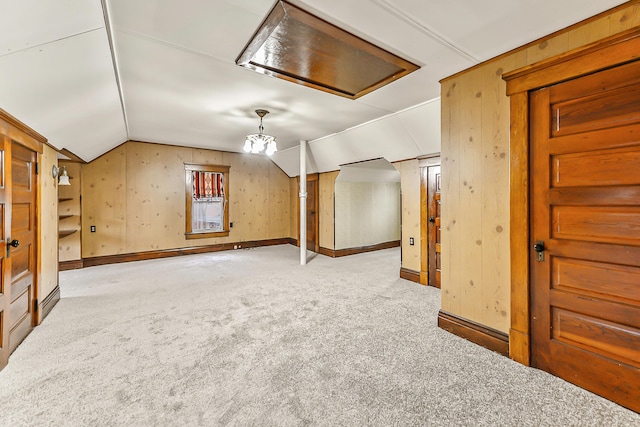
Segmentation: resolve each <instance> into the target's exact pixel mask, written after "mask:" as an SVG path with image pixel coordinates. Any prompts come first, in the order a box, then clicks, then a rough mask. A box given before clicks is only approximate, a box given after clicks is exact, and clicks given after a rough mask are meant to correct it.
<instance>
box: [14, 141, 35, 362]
mask: <svg viewBox="0 0 640 427" xmlns="http://www.w3.org/2000/svg"><path fill="white" fill-rule="evenodd" d="M11 150H12V152H11V198H12V204H11V209H12V220H11V236H10V237H11V239H12V240H17V241H18V242H19V245H18V246H17V247H12V248H11V252H10V257H11V291H10V294H11V303H10V307H11V308H10V313H11V314H10V316H11V317H10V318H11V327H10V335H9V351H13V350H14V349H15V348H16V347H17V346H18V345H19V344H20V343H21V342H22V340H24V338H25V337H26V336H27V335H28V334H29V332H31V330H32V329H33V300H34V298H35V280H36V274H35V269H36V259H35V256H36V244H37V243H36V230H35V224H36V212H35V210H36V186H35V181H36V175H35V163H36V160H37V158H36V153H35V152H34V151H32V150H30V149H29V148H27V147H24V146H22V145H20V144H18V143H16V142H12V144H11Z"/></svg>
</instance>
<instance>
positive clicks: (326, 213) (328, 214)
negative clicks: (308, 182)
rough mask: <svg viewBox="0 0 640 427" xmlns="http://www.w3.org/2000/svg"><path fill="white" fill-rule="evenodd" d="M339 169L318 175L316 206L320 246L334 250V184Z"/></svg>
mask: <svg viewBox="0 0 640 427" xmlns="http://www.w3.org/2000/svg"><path fill="white" fill-rule="evenodd" d="M339 173H340V171H332V172H324V173H321V174H319V176H318V192H319V194H318V198H319V204H320V206H319V207H318V208H319V210H320V214H319V220H320V224H319V227H320V232H319V234H320V235H319V236H318V239H319V245H320V247H321V248H325V249H330V250H334V249H336V245H335V208H334V197H335V185H336V178H337V177H338V174H339Z"/></svg>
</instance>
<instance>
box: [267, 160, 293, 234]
mask: <svg viewBox="0 0 640 427" xmlns="http://www.w3.org/2000/svg"><path fill="white" fill-rule="evenodd" d="M267 165H268V168H269V180H268V185H269V200H268V203H267V208H268V214H269V216H268V220H269V223H268V228H267V230H268V237H267V238H268V239H278V238H281V237H286V236H288V235H289V228H290V222H291V215H290V210H291V202H290V199H291V198H290V196H289V191H290V188H289V177H288V176H287V175H286V174H284V173H282V170H280V168H279V167H278V166H276V165H275V164H274V163H273V162H269V163H267Z"/></svg>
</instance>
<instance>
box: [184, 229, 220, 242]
mask: <svg viewBox="0 0 640 427" xmlns="http://www.w3.org/2000/svg"><path fill="white" fill-rule="evenodd" d="M228 235H229V230H226V231H202V232H197V233H184V237H185V239H187V240H191V239H208V238H210V237H226V236H228Z"/></svg>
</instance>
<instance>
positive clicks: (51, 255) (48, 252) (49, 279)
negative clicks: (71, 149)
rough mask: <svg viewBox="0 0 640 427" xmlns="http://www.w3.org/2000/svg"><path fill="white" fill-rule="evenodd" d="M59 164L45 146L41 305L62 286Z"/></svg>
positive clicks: (41, 199)
mask: <svg viewBox="0 0 640 427" xmlns="http://www.w3.org/2000/svg"><path fill="white" fill-rule="evenodd" d="M57 164H58V152H57V151H55V150H54V149H53V148H51V147H49V146H48V145H46V144H45V145H44V146H43V151H42V157H41V159H40V169H41V170H42V171H43V172H42V174H41V175H40V189H39V197H40V206H41V208H42V209H41V213H40V215H39V217H40V218H39V220H40V224H39V226H40V268H41V270H40V273H41V274H40V283H39V296H38V298H39V299H40V301H42V300H44V299H45V298H46V297H47V296H48V295H49V294H50V293H51V292H52V291H53V290H54V289H55V288H56V287H57V286H58V187H57V185H56V179H55V178H53V177H52V176H51V169H52V168H53V166H54V165H57Z"/></svg>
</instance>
